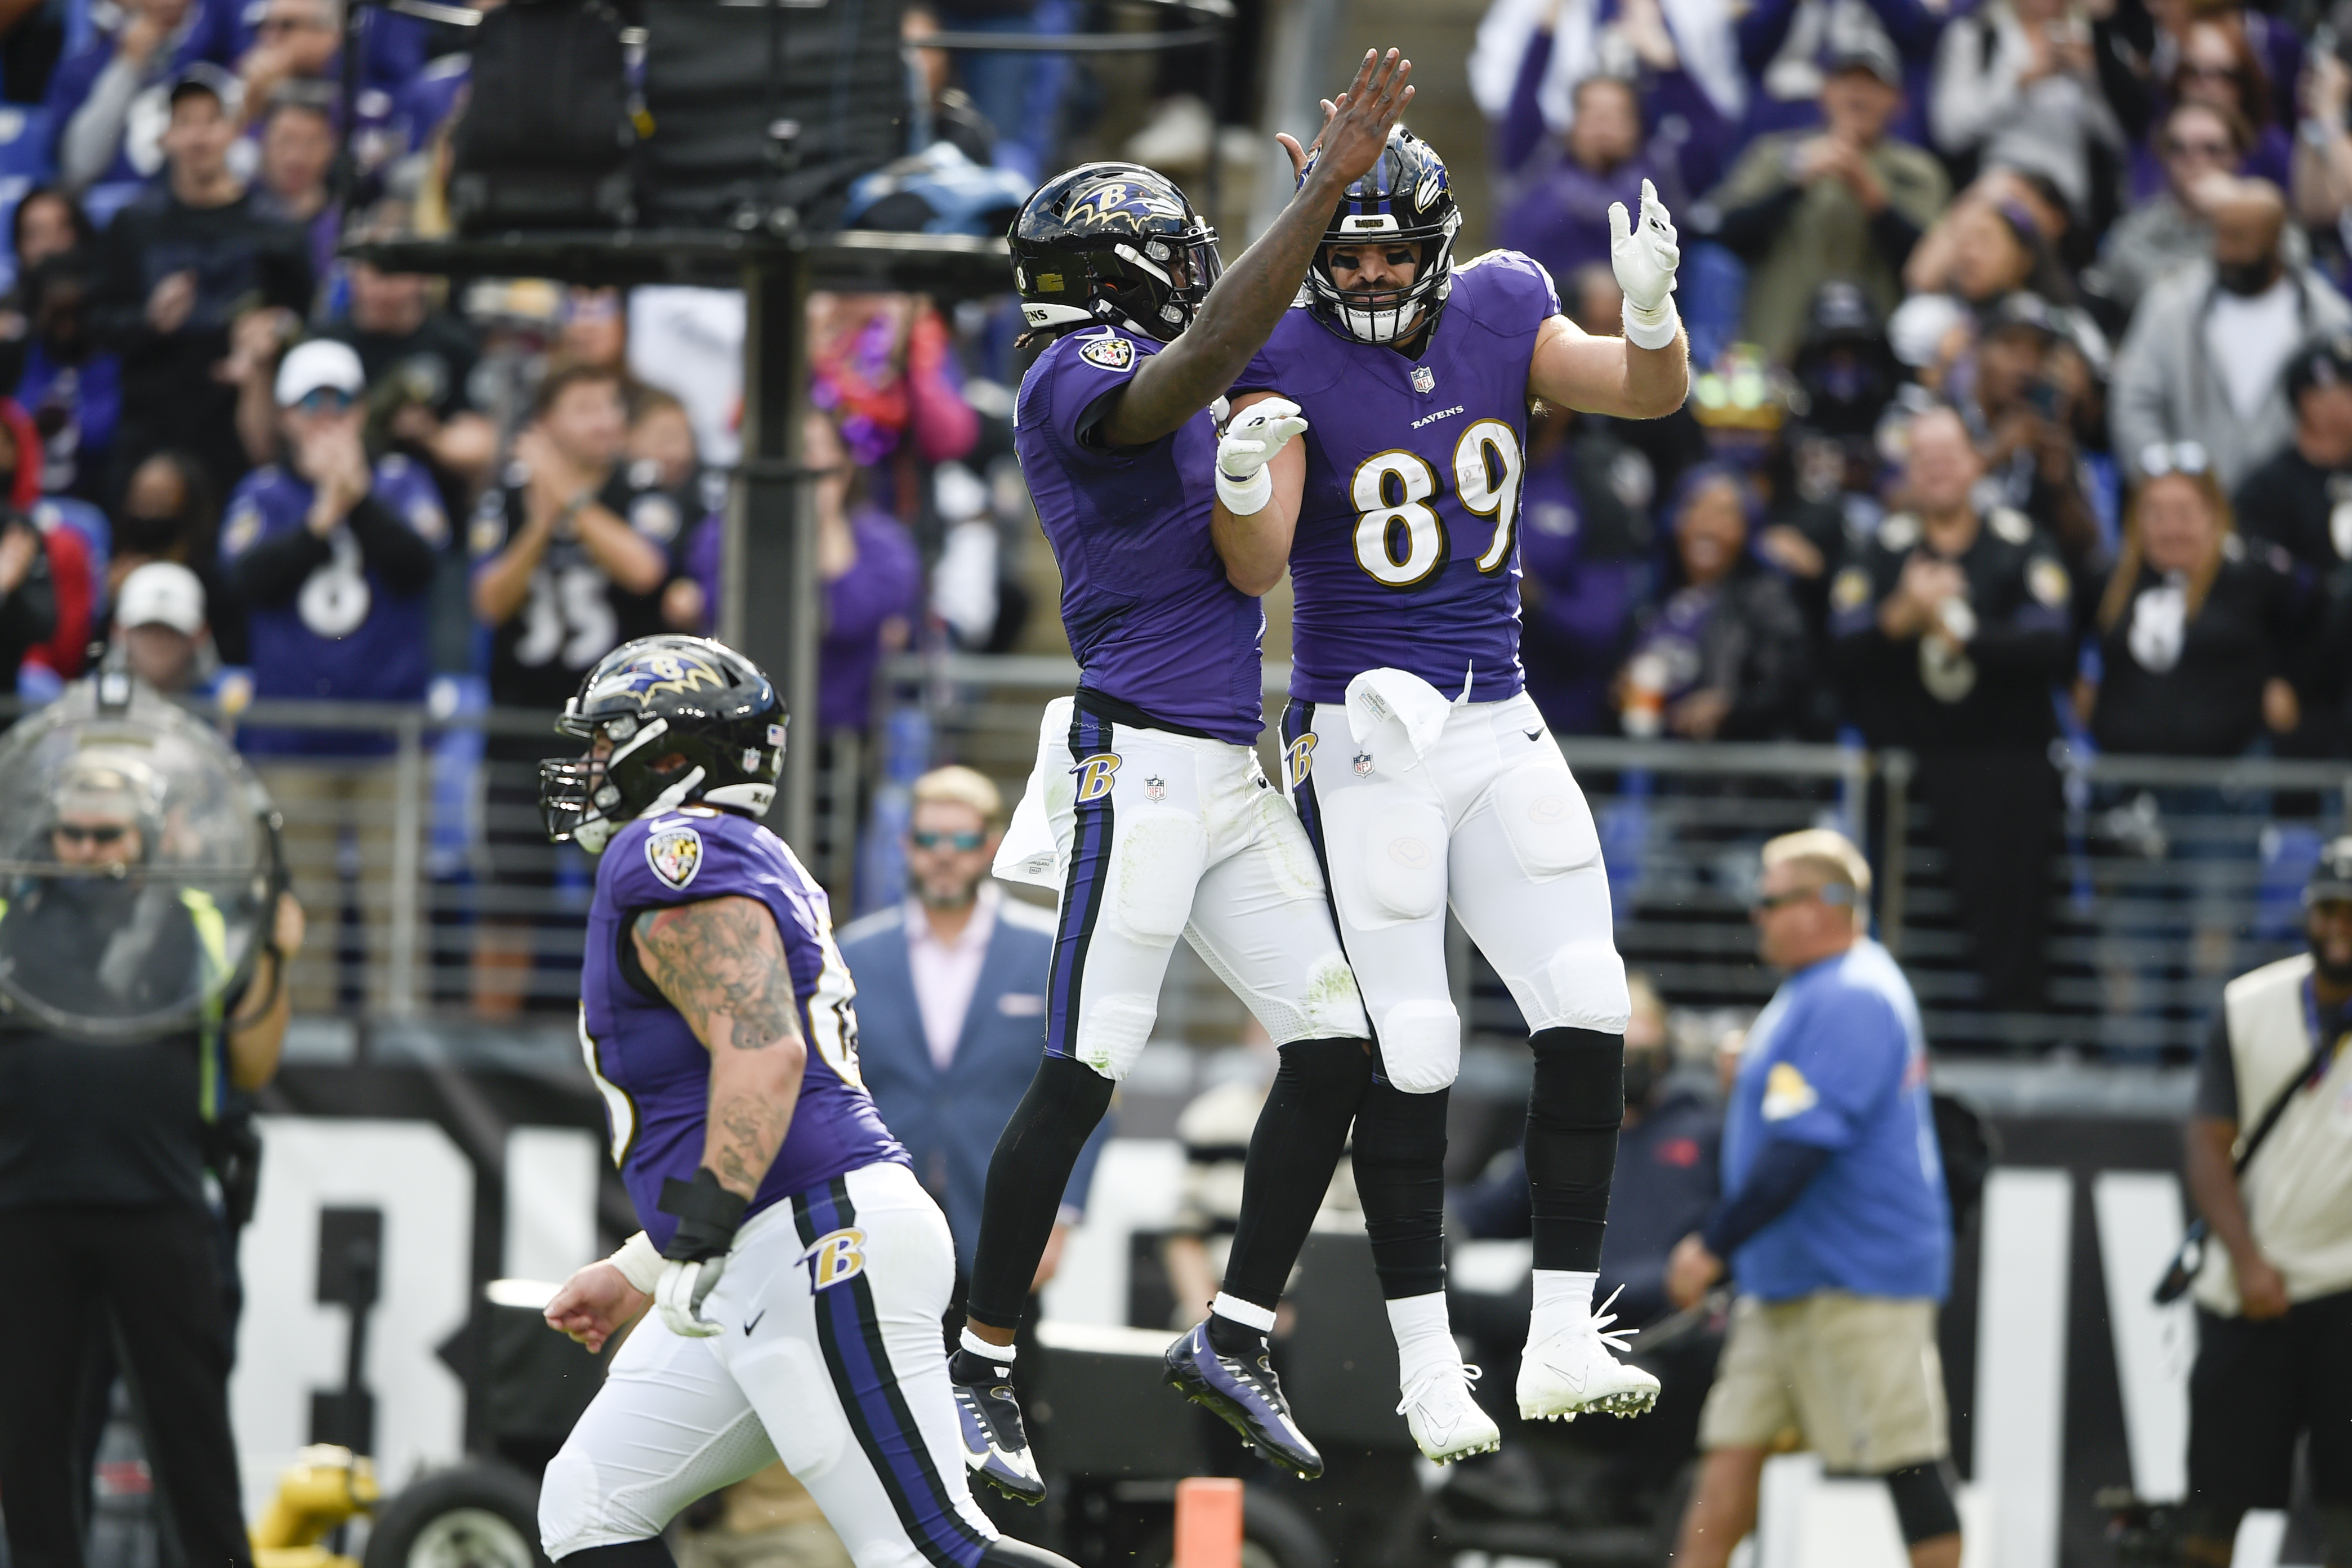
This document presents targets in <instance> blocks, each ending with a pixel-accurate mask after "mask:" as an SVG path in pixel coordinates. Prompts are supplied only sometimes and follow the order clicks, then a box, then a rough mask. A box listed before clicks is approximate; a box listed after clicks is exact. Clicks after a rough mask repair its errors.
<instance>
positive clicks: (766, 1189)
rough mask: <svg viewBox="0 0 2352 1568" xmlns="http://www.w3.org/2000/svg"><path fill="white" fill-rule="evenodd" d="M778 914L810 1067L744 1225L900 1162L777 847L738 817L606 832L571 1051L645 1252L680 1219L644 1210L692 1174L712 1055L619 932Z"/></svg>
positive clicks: (805, 901) (815, 927)
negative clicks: (664, 913)
mask: <svg viewBox="0 0 2352 1568" xmlns="http://www.w3.org/2000/svg"><path fill="white" fill-rule="evenodd" d="M730 894H732V895H735V896H738V897H742V898H749V899H752V900H755V901H756V902H758V903H761V904H766V905H767V906H768V911H769V913H770V914H772V915H774V916H775V917H776V930H777V931H778V933H779V934H780V935H782V937H783V942H784V960H785V963H786V964H787V965H788V966H789V967H791V969H792V974H793V995H794V996H796V997H797V998H799V999H800V1023H801V1037H802V1039H803V1040H804V1041H806V1042H807V1046H808V1066H807V1068H806V1069H805V1071H803V1075H802V1078H801V1095H800V1101H799V1103H797V1104H796V1105H795V1106H794V1107H793V1121H792V1126H791V1128H790V1129H789V1130H788V1131H787V1132H786V1133H785V1134H784V1143H783V1146H782V1148H780V1149H778V1150H777V1151H776V1160H775V1164H773V1165H772V1166H769V1167H768V1175H767V1177H766V1179H765V1180H763V1181H761V1183H760V1191H759V1195H758V1196H757V1197H754V1198H752V1200H751V1208H750V1209H749V1210H748V1211H747V1213H748V1214H757V1213H759V1212H760V1211H761V1209H763V1208H766V1207H769V1206H770V1205H772V1204H776V1203H781V1202H783V1201H785V1200H787V1199H789V1198H791V1197H793V1195H794V1194H796V1193H803V1192H806V1191H807V1190H808V1189H809V1188H811V1187H813V1186H821V1185H823V1184H824V1183H825V1182H828V1181H831V1180H832V1179H833V1178H834V1177H835V1176H841V1175H843V1174H845V1173H846V1172H849V1171H853V1170H856V1168H857V1167H858V1166H869V1165H872V1164H873V1163H874V1162H875V1161H877V1160H896V1161H898V1163H899V1164H901V1165H904V1164H906V1163H907V1151H906V1150H904V1149H902V1148H900V1147H899V1146H898V1140H897V1139H896V1138H893V1137H892V1136H891V1135H890V1129H889V1128H887V1127H886V1126H884V1125H883V1124H882V1117H881V1115H880V1113H877V1111H876V1110H875V1109H874V1102H873V1101H872V1100H871V1099H870V1098H868V1097H867V1095H866V1085H865V1082H863V1081H862V1080H861V1079H860V1078H859V1077H858V1073H857V1014H856V1009H855V1007H854V1006H853V999H854V998H856V994H857V988H856V986H855V985H853V984H851V983H850V978H849V968H848V966H846V965H845V964H844V963H843V962H842V961H841V954H840V952H839V951H838V950H837V949H836V948H835V946H834V945H833V916H832V914H831V909H830V905H829V904H827V903H826V900H825V895H824V890H823V889H822V888H820V887H818V886H817V885H816V883H814V882H813V881H811V880H810V878H809V874H808V873H807V872H805V871H803V870H802V869H801V863H800V862H799V861H797V860H795V859H793V852H792V851H791V850H789V849H787V848H785V847H784V841H782V839H779V838H778V837H776V835H775V834H773V833H772V832H770V831H768V830H767V829H765V828H763V827H761V826H760V824H759V823H757V822H754V821H751V819H749V818H748V817H739V816H736V815H734V814H732V813H731V812H727V811H720V810H713V809H711V808H709V807H705V806H689V807H688V808H687V809H686V810H680V811H673V812H671V813H670V814H669V815H667V816H665V817H656V818H652V819H650V820H647V819H640V820H638V821H634V822H631V823H629V824H628V825H627V826H625V827H624V828H623V829H622V830H621V831H619V832H617V833H614V835H613V841H612V842H611V843H610V844H608V845H606V846H605V849H604V855H603V857H602V858H601V859H600V860H599V861H598V862H597V864H596V897H595V902H594V903H593V904H591V905H590V906H589V911H588V953H587V959H586V963H585V965H584V966H583V968H582V970H581V975H580V1049H581V1051H582V1052H583V1054H584V1055H585V1056H586V1057H587V1059H588V1071H589V1072H590V1074H591V1075H593V1077H594V1078H595V1080H596V1087H597V1089H598V1090H600V1091H601V1092H603V1094H604V1113H605V1121H606V1124H608V1126H609V1127H610V1129H611V1131H612V1135H613V1163H614V1165H616V1166H620V1168H621V1183H622V1185H623V1186H626V1187H627V1188H628V1189H629V1197H630V1198H631V1200H632V1201H634V1202H635V1204H636V1206H637V1218H638V1220H639V1222H640V1223H642V1224H643V1225H644V1226H645V1228H646V1235H647V1236H649V1237H651V1238H652V1239H653V1243H654V1245H655V1246H656V1247H667V1246H668V1245H669V1239H670V1237H671V1236H672V1235H673V1234H675V1233H676V1231H677V1220H676V1219H675V1218H671V1217H670V1216H669V1215H667V1214H664V1213H662V1212H661V1210H660V1209H658V1208H656V1207H655V1205H656V1203H657V1202H659V1201H660V1198H661V1189H662V1182H663V1180H664V1178H666V1177H669V1176H676V1177H677V1179H678V1180H680V1181H691V1180H692V1179H693V1178H694V1173H695V1170H696V1168H697V1167H698V1166H700V1165H701V1164H702V1145H703V1124H704V1120H705V1116H704V1113H705V1111H706V1109H707V1108H708V1106H709V1100H710V1053H709V1051H705V1050H704V1049H703V1046H702V1042H701V1041H700V1040H697V1039H695V1037H694V1031H693V1030H691V1029H688V1027H687V1022H686V1019H684V1018H682V1017H680V1016H679V1014H678V1011H677V1009H676V1008H674V1007H672V1006H670V1004H669V1002H668V1001H667V999H666V998H663V997H662V996H661V995H660V993H659V992H657V991H656V990H655V989H654V988H653V986H652V984H651V982H649V981H647V980H646V978H645V977H644V975H643V973H642V972H641V971H640V970H639V969H638V967H637V964H636V959H635V947H634V946H629V945H628V944H629V943H630V936H629V927H630V925H631V923H632V922H634V921H635V919H636V917H637V915H639V914H641V913H642V912H644V911H646V910H648V909H664V908H668V907H671V906H672V905H676V904H699V903H702V902H704V901H706V900H709V899H714V898H725V897H728V896H729V895H730Z"/></svg>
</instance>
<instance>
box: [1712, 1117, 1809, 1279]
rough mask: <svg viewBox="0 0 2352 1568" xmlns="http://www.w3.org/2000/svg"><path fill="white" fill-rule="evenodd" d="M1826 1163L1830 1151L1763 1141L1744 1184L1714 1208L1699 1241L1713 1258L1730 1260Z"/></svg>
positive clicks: (1789, 1142) (1786, 1141)
mask: <svg viewBox="0 0 2352 1568" xmlns="http://www.w3.org/2000/svg"><path fill="white" fill-rule="evenodd" d="M1829 1163H1830V1151H1829V1150H1827V1149H1824V1148H1821V1147H1819V1146H1817V1145H1812V1144H1801V1143H1798V1142H1797V1141H1796V1140H1795V1139H1793V1138H1767V1139H1765V1140H1764V1146H1763V1147H1762V1148H1760V1149H1758V1150H1757V1151H1756V1162H1755V1164H1753V1165H1751V1166H1748V1179H1747V1180H1746V1181H1745V1182H1743V1183H1741V1184H1740V1187H1739V1190H1738V1192H1736V1193H1733V1194H1732V1195H1731V1196H1730V1197H1727V1198H1726V1199H1725V1200H1724V1201H1723V1202H1722V1203H1720V1204H1718V1205H1717V1206H1716V1210H1715V1212H1714V1213H1713V1214H1712V1215H1709V1216H1708V1217H1707V1221H1706V1228H1705V1229H1703V1230H1701V1231H1700V1232H1699V1239H1700V1240H1702V1241H1704V1242H1706V1249H1707V1250H1708V1251H1710V1252H1712V1253H1714V1254H1715V1255H1716V1256H1717V1257H1718V1258H1728V1257H1730V1256H1731V1254H1732V1252H1733V1250H1734V1249H1737V1248H1739V1247H1741V1246H1744V1245H1745V1244H1746V1243H1747V1241H1748V1238H1749V1237H1751V1236H1754V1235H1755V1234H1756V1233H1757V1232H1758V1231H1759V1230H1761V1229H1763V1228H1765V1227H1766V1226H1768V1225H1769V1224H1771V1223H1772V1222H1773V1221H1774V1220H1776V1219H1778V1218H1780V1216H1781V1215H1782V1214H1783V1213H1784V1212H1786V1211H1787V1209H1788V1207H1789V1206H1790V1204H1792V1203H1794V1202H1796V1201H1797V1198H1798V1197H1799V1196H1800V1195H1801V1194H1802V1193H1803V1192H1804V1190H1805V1188H1806V1186H1808V1185H1809V1184H1810V1183H1811V1181H1812V1179H1813V1177H1815V1176H1819V1175H1820V1174H1821V1170H1822V1166H1825V1165H1827V1164H1829Z"/></svg>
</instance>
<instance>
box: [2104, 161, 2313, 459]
mask: <svg viewBox="0 0 2352 1568" xmlns="http://www.w3.org/2000/svg"><path fill="white" fill-rule="evenodd" d="M2210 212H2211V214H2212V219H2213V248H2212V254H2211V256H2210V258H2209V259H2207V260H2202V261H2199V262H2196V263H2194V264H2192V265H2190V266H2189V267H2183V268H2181V269H2180V270H2179V271H2178V272H2175V273H2173V274H2172V275H2171V276H2170V277H2167V278H2165V279H2164V280H2163V281H2162V282H2160V283H2158V284H2157V285H2156V286H2155V287H2153V288H2151V289H2149V290H2148V293H2147V298H2145V299H2143V300H2142V301H2141V302H2140V308H2139V310H2138V312H2137V314H2136V315H2135V316H2134V317H2133V318H2132V324H2131V330H2130V331H2129V332H2127V333H2126V335H2125V337H2124V341H2123V347H2122V348H2121V349H2120V350H2118V351H2117V352H2116V370H2115V381H2114V385H2113V388H2112V391H2111V393H2110V396H2109V400H2108V411H2107V417H2108V422H2109V425H2110V428H2111V430H2112V432H2113V444H2114V448H2115V452H2116V456H2117V458H2119V459H2120V460H2121V461H2122V462H2123V463H2124V464H2125V465H2126V467H2127V468H2129V469H2131V471H2132V472H2133V473H2134V474H2135V475H2136V474H2137V468H2136V466H2134V465H2136V464H2137V460H2138V455H2139V454H2140V453H2142V452H2145V451H2147V450H2149V449H2150V448H2167V447H2170V446H2173V445H2175V444H2178V443H2180V442H2184V441H2193V442H2196V443H2198V444H2200V445H2201V446H2203V447H2204V449H2205V451H2206V452H2207V454H2208V455H2209V456H2210V460H2211V462H2212V465H2213V472H2214V475H2215V476H2216V477H2217V478H2218V479H2220V481H2221V486H2222V488H2223V490H2224V491H2227V490H2229V489H2231V488H2233V487H2234V486H2236V485H2237V484H2238V482H2239V481H2240V480H2242V479H2243V478H2244V477H2245V476H2247V475H2248V474H2250V473H2252V471H2253V469H2254V467H2255V466H2256V465H2259V464H2260V463H2262V462H2263V459H2265V458H2266V457H2268V456H2269V455H2271V454H2272V453H2273V452H2275V451H2277V450H2278V449H2279V448H2280V447H2281V446H2283V445H2284V444H2286V442H2287V439H2288V437H2289V436H2290V435H2291V434H2293V432H2294V411H2293V410H2292V409H2291V408H2290V407H2289V406H2288V402H2287V394H2286V390H2285V388H2284V385H2283V384H2282V383H2281V379H2280V371H2283V370H2284V368H2285V367H2286V362H2287V361H2288V360H2289V358H2291V357H2292V356H2293V354H2294V350H2295V348H2296V346H2297V345H2298V344H2300V343H2301V342H2303V340H2305V339H2306V338H2309V337H2312V336H2314V335H2315V334H2319V333H2324V332H2336V331H2341V330H2343V329H2346V328H2347V326H2352V306H2347V304H2346V303H2345V300H2344V297H2343V296H2342V295H2340V294H2338V293H2337V292H2336V289H2335V288H2334V287H2333V286H2331V285H2330V284H2329V283H2328V282H2327V280H2326V278H2324V277H2320V276H2319V275H2318V273H2317V272H2315V271H2314V270H2313V269H2312V268H2311V267H2309V266H2307V265H2301V264H2293V263H2290V261H2289V260H2288V258H2287V256H2286V255H2285V254H2284V250H2283V249H2282V245H2281V236H2282V235H2283V234H2284V231H2285V228H2286V203H2285V200H2284V198H2283V197H2282V196H2281V195H2280V194H2279V192H2278V188H2277V187H2276V186H2274V185H2270V184H2266V183H2263V182H2262V181H2259V180H2242V181H2237V182H2234V183H2231V184H2230V185H2228V186H2227V187H2225V189H2224V192H2223V193H2221V194H2219V195H2217V196H2216V197H2215V198H2214V199H2213V200H2212V201H2211V203H2210Z"/></svg>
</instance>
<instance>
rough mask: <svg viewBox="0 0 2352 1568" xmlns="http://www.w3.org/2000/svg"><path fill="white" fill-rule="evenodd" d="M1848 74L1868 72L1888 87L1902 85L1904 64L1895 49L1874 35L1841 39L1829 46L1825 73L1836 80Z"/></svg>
mask: <svg viewBox="0 0 2352 1568" xmlns="http://www.w3.org/2000/svg"><path fill="white" fill-rule="evenodd" d="M1847 71H1868V72H1869V73H1870V74H1871V75H1872V76H1874V77H1876V78H1878V79H1879V80H1880V81H1883V82H1885V84H1886V85H1887V86H1888V87H1898V88H1899V87H1901V86H1902V85H1903V62H1902V61H1901V60H1900V59H1898V58H1896V57H1895V46H1894V45H1892V44H1890V43H1888V42H1887V41H1886V40H1885V38H1883V37H1878V36H1877V35H1876V34H1874V33H1862V34H1858V35H1856V36H1854V37H1847V38H1841V39H1839V40H1838V41H1837V42H1836V43H1835V44H1833V45H1832V46H1831V47H1830V53H1829V58H1828V59H1827V60H1825V61H1823V62H1822V74H1823V75H1824V76H1832V77H1833V76H1841V75H1843V74H1844V73H1845V72H1847Z"/></svg>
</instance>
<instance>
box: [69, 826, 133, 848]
mask: <svg viewBox="0 0 2352 1568" xmlns="http://www.w3.org/2000/svg"><path fill="white" fill-rule="evenodd" d="M49 831H51V832H53V833H55V834H57V836H58V837H59V838H61V839H63V840H65V841H66V842H68V843H69V844H100V845H103V844H111V843H116V842H119V841H121V838H122V835H123V834H125V833H127V832H129V831H131V830H130V829H128V828H126V827H124V826H122V825H121V823H119V822H109V823H106V824H105V825H103V826H101V827H94V828H93V827H85V826H83V825H82V824H80V823H79V822H60V823H58V825H57V826H56V827H54V828H52V829H50V830H49Z"/></svg>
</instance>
